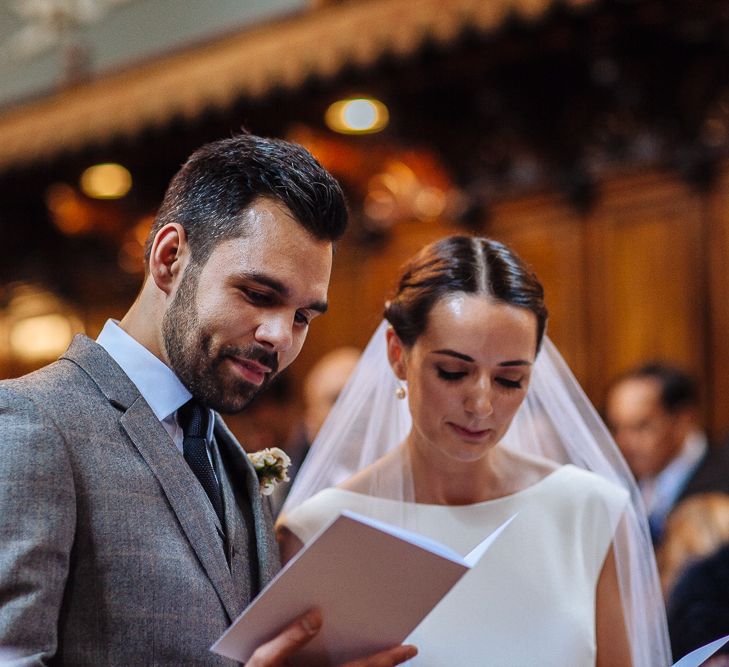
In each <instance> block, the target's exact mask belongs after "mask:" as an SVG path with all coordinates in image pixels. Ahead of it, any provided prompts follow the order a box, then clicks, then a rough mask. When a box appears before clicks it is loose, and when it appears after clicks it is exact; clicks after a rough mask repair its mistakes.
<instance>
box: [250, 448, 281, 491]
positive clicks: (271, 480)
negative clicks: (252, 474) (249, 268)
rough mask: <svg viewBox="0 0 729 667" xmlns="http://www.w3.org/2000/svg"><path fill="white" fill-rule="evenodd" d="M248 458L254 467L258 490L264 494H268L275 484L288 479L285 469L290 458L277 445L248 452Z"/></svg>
mask: <svg viewBox="0 0 729 667" xmlns="http://www.w3.org/2000/svg"><path fill="white" fill-rule="evenodd" d="M248 458H249V459H250V462H251V463H252V464H253V467H254V468H255V469H256V474H257V475H258V483H259V485H260V490H261V493H262V494H263V495H264V496H270V495H271V494H272V493H273V490H274V489H275V488H276V485H277V484H280V483H281V482H288V481H289V476H288V473H287V472H286V471H287V470H288V468H289V466H290V465H291V459H290V458H289V455H288V454H287V453H286V452H285V451H284V450H283V449H279V448H278V447H270V448H267V449H262V450H261V451H259V452H253V453H251V454H248Z"/></svg>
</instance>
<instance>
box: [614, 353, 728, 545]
mask: <svg viewBox="0 0 729 667" xmlns="http://www.w3.org/2000/svg"><path fill="white" fill-rule="evenodd" d="M606 418H607V422H608V425H609V426H610V428H611V430H612V432H613V435H614V436H615V440H616V441H617V443H618V446H619V447H620V449H621V451H622V453H623V456H624V457H625V459H626V461H627V462H628V465H629V466H630V469H631V470H632V471H633V474H634V475H635V478H636V480H637V481H638V486H639V487H640V490H641V494H642V496H643V501H644V503H645V507H646V512H647V514H648V521H649V524H650V528H651V535H652V537H653V541H654V543H655V544H657V543H659V542H660V540H661V536H662V533H663V528H664V524H665V521H666V517H667V516H668V513H669V512H670V511H671V509H672V508H673V506H674V505H675V504H676V503H677V502H678V501H679V500H681V499H682V498H685V497H687V496H689V495H691V494H693V493H698V492H702V491H710V490H719V491H726V492H729V453H728V452H727V448H726V447H722V448H721V449H718V450H713V449H712V448H711V447H710V446H709V443H708V439H707V436H706V433H705V432H704V431H703V429H702V427H701V425H700V423H699V392H698V388H697V386H696V382H695V381H694V379H693V378H692V377H691V376H689V375H688V374H687V373H685V372H684V371H682V370H681V369H679V368H677V367H675V366H672V365H670V364H667V363H662V362H651V363H647V364H645V365H643V366H640V367H637V368H634V369H631V370H629V371H627V372H626V373H624V374H623V375H621V376H619V377H618V378H617V379H616V380H615V381H614V382H613V384H612V386H611V387H610V389H609V391H608V394H607V400H606Z"/></svg>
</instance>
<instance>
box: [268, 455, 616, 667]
mask: <svg viewBox="0 0 729 667" xmlns="http://www.w3.org/2000/svg"><path fill="white" fill-rule="evenodd" d="M627 503H628V493H627V492H626V491H625V490H623V489H622V488H620V487H618V486H616V485H613V484H612V483H611V482H608V481H607V480H605V479H604V478H602V477H600V476H598V475H596V474H594V473H591V472H588V471H585V470H582V469H580V468H577V467H575V466H573V465H564V466H562V467H560V468H557V469H556V470H555V471H554V472H552V473H550V474H549V475H547V476H546V477H544V478H543V479H542V480H541V481H539V482H537V483H536V484H534V485H533V486H530V487H528V488H526V489H524V490H522V491H519V492H517V493H514V494H513V495H510V496H506V497H503V498H498V499H495V500H489V501H485V502H480V503H476V504H474V505H463V506H447V505H422V504H417V505H411V506H409V507H408V511H407V512H403V509H402V508H403V506H402V503H400V502H398V501H394V500H388V499H384V498H373V497H370V496H366V495H363V494H359V493H354V492H351V491H346V490H342V489H338V488H330V489H326V490H324V491H321V492H320V493H318V494H316V495H315V496H313V497H312V498H310V499H309V500H307V501H305V502H304V503H303V504H302V505H301V506H299V507H297V508H295V509H294V510H292V511H291V512H290V513H288V514H286V516H285V517H283V521H282V523H283V524H284V525H285V526H286V527H287V528H288V529H289V530H290V531H292V532H293V533H294V535H296V536H297V537H298V538H299V539H300V540H301V541H302V542H304V543H306V542H307V541H308V540H310V539H311V538H312V537H313V536H314V534H316V533H317V532H318V531H319V529H320V528H322V527H323V526H324V525H325V524H326V523H328V522H329V521H330V520H331V519H333V518H334V517H335V516H337V515H338V514H339V512H340V511H341V510H343V509H349V510H352V511H355V512H359V513H362V514H367V515H369V516H372V517H373V518H376V519H379V520H382V521H387V522H390V523H401V522H402V520H403V517H404V516H407V517H408V519H407V520H408V526H406V527H407V528H409V529H413V528H415V529H416V530H417V531H419V532H421V533H423V534H424V535H427V536H429V537H431V538H434V539H436V540H439V541H441V542H443V543H445V544H448V545H449V546H451V547H452V548H454V549H455V550H456V551H458V552H459V553H461V554H463V555H465V554H467V553H468V552H469V551H470V550H471V549H472V548H473V547H475V546H476V545H477V544H478V543H479V542H480V541H481V540H482V539H483V538H484V537H485V536H486V535H487V534H488V533H490V532H491V531H492V530H494V529H495V528H496V527H498V526H499V525H500V524H501V523H502V522H503V521H505V520H506V519H508V518H509V517H510V516H512V515H514V514H517V517H516V518H515V520H514V521H513V522H512V523H511V524H510V525H509V526H508V527H507V528H506V530H505V531H504V533H503V534H502V535H501V536H500V537H499V538H498V539H497V540H496V542H495V543H494V544H493V546H492V547H491V549H490V550H489V551H488V552H487V553H486V555H485V557H484V558H483V559H482V561H481V562H480V563H479V565H478V566H477V567H475V568H474V569H473V570H471V571H470V572H468V573H467V574H466V576H464V577H463V579H461V581H460V582H459V583H458V584H457V585H456V586H455V588H454V589H453V590H452V591H451V592H450V593H449V594H448V595H447V596H446V597H445V598H444V599H443V600H442V601H441V602H440V604H438V605H437V606H436V607H435V609H434V610H433V611H432V612H431V614H429V615H428V616H427V617H426V618H425V620H424V621H423V622H422V623H421V624H420V625H419V626H418V627H417V628H416V629H415V631H414V632H413V633H412V634H411V635H410V637H408V639H407V640H406V642H407V643H413V644H415V645H416V646H417V647H418V649H419V655H418V657H417V658H415V659H414V660H413V661H412V662H410V663H408V664H409V665H410V664H412V665H421V666H425V665H427V666H428V667H450V666H454V667H485V666H488V667H583V666H584V667H588V666H590V667H593V666H594V665H595V654H596V646H595V591H596V585H597V580H598V577H599V575H600V571H601V568H602V564H603V562H604V560H605V556H606V554H607V551H608V548H609V547H610V544H611V541H612V537H613V533H614V531H615V528H616V526H615V522H616V517H619V516H620V514H621V513H622V511H623V509H624V507H625V506H626V504H627ZM413 521H414V523H413ZM322 567H326V564H324V563H323V564H322ZM382 567H387V563H383V564H382ZM424 583H425V584H427V582H424Z"/></svg>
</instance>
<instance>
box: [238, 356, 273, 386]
mask: <svg viewBox="0 0 729 667" xmlns="http://www.w3.org/2000/svg"><path fill="white" fill-rule="evenodd" d="M229 359H230V361H231V362H232V363H233V366H235V368H236V369H237V370H238V372H239V373H240V374H241V375H242V376H243V378H244V379H245V380H247V381H248V382H250V383H251V384H255V385H256V386H260V385H261V384H262V383H263V381H264V380H265V379H266V373H270V372H271V369H270V368H269V367H268V366H264V365H263V364H259V363H258V362H257V361H253V360H252V359H240V358H239V357H229Z"/></svg>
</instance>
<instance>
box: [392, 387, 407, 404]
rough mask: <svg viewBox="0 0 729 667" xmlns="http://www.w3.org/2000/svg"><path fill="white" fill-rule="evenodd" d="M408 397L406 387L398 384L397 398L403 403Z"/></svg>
mask: <svg viewBox="0 0 729 667" xmlns="http://www.w3.org/2000/svg"><path fill="white" fill-rule="evenodd" d="M407 395H408V392H407V391H406V389H405V385H403V384H398V385H397V389H395V396H396V397H397V398H399V399H400V400H401V401H402V400H403V399H404V398H405V397H406V396H407Z"/></svg>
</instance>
